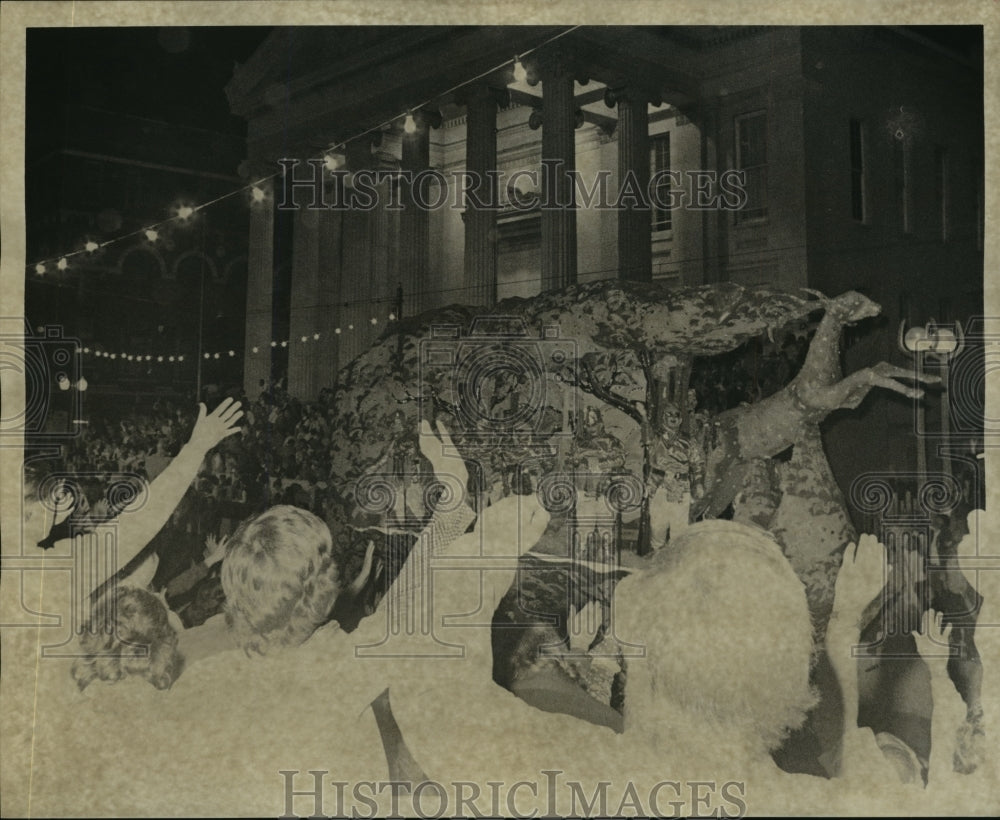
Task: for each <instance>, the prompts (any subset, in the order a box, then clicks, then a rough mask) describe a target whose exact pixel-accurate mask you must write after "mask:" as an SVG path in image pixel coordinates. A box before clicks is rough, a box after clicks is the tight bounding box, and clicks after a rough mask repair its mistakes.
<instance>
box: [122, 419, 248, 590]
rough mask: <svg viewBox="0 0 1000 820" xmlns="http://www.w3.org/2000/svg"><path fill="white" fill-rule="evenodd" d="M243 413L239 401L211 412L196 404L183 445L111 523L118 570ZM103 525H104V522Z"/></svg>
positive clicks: (147, 539)
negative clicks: (139, 496)
mask: <svg viewBox="0 0 1000 820" xmlns="http://www.w3.org/2000/svg"><path fill="white" fill-rule="evenodd" d="M242 416H243V411H242V410H241V409H240V403H239V402H238V401H233V399H225V400H224V401H223V402H222V403H221V404H220V405H219V406H218V407H216V408H215V410H213V411H212V412H211V413H208V412H206V408H205V405H204V404H201V405H199V411H198V420H197V421H196V422H195V425H194V430H192V432H191V438H190V440H189V441H188V443H187V444H185V445H184V447H183V448H181V451H180V452H179V453H178V454H177V457H176V458H174V459H173V461H171V462H170V464H169V465H168V466H167V467H166V469H164V471H163V472H162V473H160V474H159V475H158V476H157V477H156V478H155V479H154V480H153V482H152V483H151V484H150V485H149V488H148V491H147V493H146V497H145V503H143V502H142V501H138V500H137V501H136V502H133V504H132V505H131V506H129V507H126V508H125V509H124V510H123V511H122V513H121V514H119V516H118V517H117V518H116V519H114V520H113V521H112V522H108V523H111V524H113V525H114V526H115V529H116V532H117V539H118V551H117V566H116V567H115V568H114V571H116V572H117V571H118V570H119V569H121V568H122V567H124V566H125V565H126V564H127V563H128V562H129V561H131V560H132V559H133V558H134V557H135V556H136V555H138V554H139V552H140V551H141V550H142V548H143V547H145V546H146V544H148V543H149V542H150V541H151V540H152V539H153V537H154V536H155V535H156V534H157V533H158V532H159V531H160V530H161V529H162V528H163V525H164V524H166V523H167V521H168V519H169V518H170V515H171V513H173V511H174V509H175V508H176V507H177V505H178V504H179V503H180V501H181V499H182V498H183V497H184V493H185V492H187V489H188V487H189V486H190V484H191V482H192V481H193V480H194V478H195V476H196V475H197V474H198V467H199V466H200V465H201V462H202V461H203V460H204V458H205V456H206V455H207V454H208V452H209V451H210V450H211V449H212V448H213V447H215V445H216V444H218V443H219V442H220V441H222V440H223V439H225V438H226V437H228V436H231V435H232V434H233V433H237V432H239V429H240V428H239V427H238V426H237V422H239V420H240V418H242ZM105 526H106V525H105Z"/></svg>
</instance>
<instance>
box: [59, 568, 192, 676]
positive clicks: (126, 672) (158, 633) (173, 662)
mask: <svg viewBox="0 0 1000 820" xmlns="http://www.w3.org/2000/svg"><path fill="white" fill-rule="evenodd" d="M107 615H110V618H108V617H107ZM106 619H107V622H108V625H109V626H110V631H109V630H108V629H106V628H104V623H103V622H104V621H105V620H106ZM80 647H81V648H82V649H83V651H84V652H86V653H87V654H86V655H85V656H84V657H81V658H77V660H75V661H74V662H73V666H72V669H71V672H70V673H71V674H72V676H73V679H74V680H75V681H76V685H77V686H78V687H79V688H80V690H81V691H82V690H84V689H86V688H87V687H88V686H89V685H90V684H91V683H93V682H94V681H95V680H102V681H105V682H106V683H115V682H117V681H120V680H122V679H123V678H127V677H132V676H136V677H141V678H144V679H145V680H147V681H149V682H150V683H151V684H152V685H153V686H155V687H156V688H157V689H169V688H170V687H171V685H172V684H173V682H174V681H175V680H176V679H177V677H178V675H180V673H181V670H182V669H183V666H184V660H183V658H182V657H181V654H180V652H179V651H178V649H177V632H176V630H175V629H174V628H173V627H172V626H171V625H170V622H169V621H168V620H167V605H166V604H165V603H164V602H163V601H162V600H161V599H160V598H159V596H157V595H154V594H153V593H152V592H150V591H149V590H146V589H140V588H139V587H134V586H128V585H115V586H113V587H112V588H111V589H110V590H109V591H108V592H106V593H104V595H102V596H101V598H100V599H99V600H98V601H97V603H95V604H94V608H93V611H92V616H91V621H90V623H89V624H88V627H87V629H85V630H84V633H83V635H81V636H80Z"/></svg>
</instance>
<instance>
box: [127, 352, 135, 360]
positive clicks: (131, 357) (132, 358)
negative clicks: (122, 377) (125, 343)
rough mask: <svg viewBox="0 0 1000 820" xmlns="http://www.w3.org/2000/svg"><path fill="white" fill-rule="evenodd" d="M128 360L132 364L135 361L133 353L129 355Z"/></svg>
mask: <svg viewBox="0 0 1000 820" xmlns="http://www.w3.org/2000/svg"><path fill="white" fill-rule="evenodd" d="M127 358H128V360H129V361H130V362H132V361H135V356H133V355H132V354H131V353H130V354H129V355H128V357H127Z"/></svg>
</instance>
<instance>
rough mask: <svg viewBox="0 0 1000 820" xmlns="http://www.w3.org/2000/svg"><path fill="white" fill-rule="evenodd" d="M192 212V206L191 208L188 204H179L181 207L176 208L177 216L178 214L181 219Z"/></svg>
mask: <svg viewBox="0 0 1000 820" xmlns="http://www.w3.org/2000/svg"><path fill="white" fill-rule="evenodd" d="M193 213H194V208H192V207H191V206H190V205H181V207H179V208H178V209H177V216H179V217H180V218H181V219H188V218H189V217H190V216H191V214H193Z"/></svg>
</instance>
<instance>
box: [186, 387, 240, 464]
mask: <svg viewBox="0 0 1000 820" xmlns="http://www.w3.org/2000/svg"><path fill="white" fill-rule="evenodd" d="M240 407H241V404H240V403H239V402H238V401H234V400H233V399H224V400H223V401H222V403H221V404H220V405H219V406H218V407H216V408H215V409H214V410H213V411H212V412H211V413H208V412H207V411H206V408H205V405H204V404H199V405H198V420H197V421H196V422H195V424H194V430H192V431H191V439H190V441H189V442H188V443H189V444H191V445H194V446H195V447H198V448H200V449H202V450H204V451H205V452H206V453H207V452H208V451H209V450H211V449H212V448H213V447H214V446H215V445H216V444H218V443H219V442H220V441H222V440H223V439H224V438H227V437H229V436H231V435H233V434H234V433H238V432H239V431H240V428H239V427H237V426H236V425H237V422H238V421H239V420H240V419H241V418H243V411H242V410H241V409H240Z"/></svg>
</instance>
